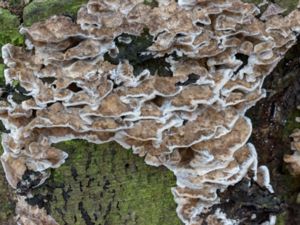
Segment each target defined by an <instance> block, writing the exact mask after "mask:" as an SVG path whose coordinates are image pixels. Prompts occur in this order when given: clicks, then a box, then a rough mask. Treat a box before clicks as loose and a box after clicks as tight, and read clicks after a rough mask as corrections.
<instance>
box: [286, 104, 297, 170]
mask: <svg viewBox="0 0 300 225" xmlns="http://www.w3.org/2000/svg"><path fill="white" fill-rule="evenodd" d="M297 108H298V109H300V107H299V106H298V107H297ZM296 122H298V123H299V122H300V118H299V117H296ZM290 137H291V138H292V139H293V141H292V143H291V150H292V151H293V154H291V155H288V154H286V155H284V162H285V163H287V164H288V166H289V169H290V172H291V174H292V175H294V176H299V175H300V130H299V129H295V130H294V131H293V133H292V134H291V135H290Z"/></svg>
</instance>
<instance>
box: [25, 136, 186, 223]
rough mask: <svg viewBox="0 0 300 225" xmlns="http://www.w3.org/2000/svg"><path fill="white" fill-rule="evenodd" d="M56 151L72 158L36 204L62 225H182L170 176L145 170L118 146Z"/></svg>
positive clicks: (69, 145) (67, 146)
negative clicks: (43, 206)
mask: <svg viewBox="0 0 300 225" xmlns="http://www.w3.org/2000/svg"><path fill="white" fill-rule="evenodd" d="M57 147H59V148H60V149H63V150H65V151H66V152H68V153H69V158H68V159H67V162H66V163H65V164H64V165H62V166H61V167H60V168H58V169H56V170H53V171H52V175H51V177H50V179H48V180H47V182H46V184H45V185H43V187H42V188H39V189H37V190H36V191H35V198H36V199H35V201H32V199H31V202H35V203H37V204H40V203H38V201H44V203H42V204H40V205H43V204H44V205H46V208H47V209H48V211H49V213H51V215H52V216H53V217H54V218H55V219H56V220H57V222H58V223H59V224H72V225H82V224H112V225H115V224H122V225H125V224H128V225H134V224H135V225H158V224H163V225H180V224H181V222H180V221H179V219H178V217H177V215H176V211H175V210H176V204H175V202H174V200H173V195H172V193H171V191H170V189H171V187H174V186H176V184H175V183H176V181H175V177H174V175H173V173H172V172H171V171H169V170H167V169H166V168H164V167H159V168H156V167H151V166H148V165H146V164H145V162H144V160H143V159H142V158H140V157H138V156H136V155H133V154H132V151H130V150H125V149H123V148H122V147H120V146H119V145H118V144H116V143H109V144H102V145H95V144H90V143H88V142H86V141H79V140H76V141H67V142H64V143H60V144H57ZM45 199H47V201H46V202H45Z"/></svg>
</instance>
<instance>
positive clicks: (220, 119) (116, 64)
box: [0, 0, 300, 225]
mask: <svg viewBox="0 0 300 225" xmlns="http://www.w3.org/2000/svg"><path fill="white" fill-rule="evenodd" d="M158 3H159V5H158V7H154V8H152V7H150V6H148V5H145V4H144V1H143V0H113V1H112V0H101V1H100V0H90V1H89V3H88V4H87V5H85V6H83V7H82V8H81V9H80V10H79V12H78V17H77V21H76V22H74V21H72V19H71V18H68V17H64V16H54V17H52V18H50V19H48V20H46V21H44V22H39V23H36V24H34V25H32V26H31V27H28V28H22V29H21V32H22V34H24V35H25V36H26V38H27V39H26V48H22V47H15V46H12V45H6V46H4V47H3V49H2V52H3V58H4V63H5V64H6V65H7V67H8V68H7V69H6V70H5V79H6V83H7V84H11V85H12V84H13V83H14V82H16V81H17V82H18V83H19V85H20V87H22V88H23V91H24V92H25V94H26V96H27V98H26V99H25V100H23V101H22V102H17V101H15V100H14V98H13V96H11V95H9V94H8V96H7V99H6V100H5V101H1V102H0V103H1V104H0V117H1V120H2V121H3V123H4V125H5V127H6V129H7V130H9V131H10V132H9V133H8V134H3V135H2V145H3V148H4V151H5V152H4V154H3V155H2V158H1V161H2V164H3V167H4V169H5V172H6V177H7V180H8V182H9V183H10V185H11V186H12V187H16V186H17V184H18V182H20V181H21V180H22V175H23V174H24V172H25V171H26V170H28V169H29V170H33V171H40V172H43V173H44V174H45V177H47V173H46V172H45V171H46V170H47V169H48V168H57V167H59V166H60V165H61V164H62V163H64V161H65V159H66V158H67V154H66V153H64V152H63V151H61V150H59V149H57V148H55V147H52V144H53V143H57V142H60V141H64V140H70V139H85V140H88V141H90V142H93V143H97V144H101V143H105V142H110V141H116V142H118V143H119V144H121V145H122V146H123V147H125V148H128V149H129V148H131V149H132V150H133V152H134V153H135V154H138V155H139V156H142V157H144V156H145V161H146V163H148V164H149V165H155V166H159V165H163V166H166V167H167V168H169V169H170V170H171V171H173V172H174V174H175V175H176V178H177V187H175V188H173V189H172V192H173V194H174V196H175V201H176V202H177V204H178V207H177V213H178V215H179V217H180V219H181V220H182V221H183V222H184V223H185V224H190V225H196V224H201V223H202V219H201V216H200V215H201V213H202V212H207V210H208V209H209V207H210V206H212V205H213V204H216V203H218V201H219V200H218V196H217V191H218V190H221V191H222V190H225V189H226V187H228V186H229V185H234V184H236V183H237V182H239V181H240V180H241V179H242V178H243V177H244V176H246V175H247V174H248V173H249V171H250V170H253V174H254V175H255V174H256V167H257V155H256V151H255V148H254V146H253V145H252V144H250V143H247V141H248V138H249V136H250V134H251V130H252V127H251V122H250V120H249V119H248V118H247V117H246V116H245V112H246V111H247V109H248V108H250V107H251V106H253V105H254V104H255V103H256V102H257V101H258V100H259V99H261V98H262V97H263V96H264V95H265V91H264V90H263V89H262V83H263V80H264V78H265V77H266V76H267V75H268V74H269V73H270V72H271V71H272V69H273V68H274V67H275V66H276V64H277V63H278V62H279V60H280V59H281V58H282V57H283V55H284V54H285V52H286V51H287V50H288V49H289V48H290V47H291V46H292V45H293V44H294V43H295V41H296V35H297V34H298V32H299V31H300V13H299V11H297V10H295V11H293V12H292V13H290V14H289V15H288V16H286V17H282V16H280V15H277V14H276V13H273V14H272V15H270V14H268V15H267V16H266V15H265V18H266V17H267V20H266V21H265V20H263V19H260V18H259V14H260V11H259V9H258V8H257V7H256V6H255V5H253V4H247V3H243V2H241V1H238V0H214V1H211V0H179V1H178V2H176V1H175V0H159V1H158ZM279 11H280V10H279ZM145 35H146V36H148V37H151V39H150V42H149V43H147V47H146V48H145V49H142V48H141V49H142V50H141V49H140V48H139V46H138V47H137V49H139V50H138V52H136V53H135V54H136V58H137V59H138V60H137V59H136V58H134V57H131V58H130V57H128V56H127V57H126V56H124V49H125V50H126V49H127V50H128V49H129V50H130V48H128V46H129V45H130V44H131V43H133V42H134V40H135V39H137V38H138V37H143V36H145ZM122 49H123V50H122ZM131 53H132V52H131ZM131 56H132V55H131ZM139 60H140V61H139ZM151 60H152V61H151ZM137 61H138V62H137ZM141 62H142V63H141ZM153 62H154V66H153V65H152V64H153ZM155 63H156V64H155ZM140 64H142V65H146V67H145V68H143V67H142V66H141V65H140ZM147 65H152V67H151V68H150V67H149V68H147ZM161 65H163V66H161ZM158 67H162V68H160V69H158ZM261 174H264V173H261ZM261 179H262V180H264V179H263V178H261ZM261 183H264V182H263V181H262V182H261ZM264 185H267V184H266V182H265V184H264ZM220 218H221V217H220ZM220 218H219V220H220ZM222 218H223V216H222ZM225 219H226V218H225ZM225 219H224V220H225Z"/></svg>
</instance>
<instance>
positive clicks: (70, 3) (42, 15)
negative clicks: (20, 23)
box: [23, 0, 88, 26]
mask: <svg viewBox="0 0 300 225" xmlns="http://www.w3.org/2000/svg"><path fill="white" fill-rule="evenodd" d="M86 2H88V0H34V1H32V2H31V3H30V4H28V5H27V6H26V7H25V8H24V11H23V20H24V25H25V26H30V25H32V24H33V23H34V22H38V21H42V20H45V19H47V18H49V17H51V16H53V15H69V16H72V17H76V15H77V11H78V9H79V8H80V7H81V6H82V4H84V3H86Z"/></svg>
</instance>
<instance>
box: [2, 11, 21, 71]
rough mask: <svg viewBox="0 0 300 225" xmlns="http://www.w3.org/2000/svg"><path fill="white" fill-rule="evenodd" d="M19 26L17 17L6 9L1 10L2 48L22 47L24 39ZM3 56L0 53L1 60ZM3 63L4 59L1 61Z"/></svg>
mask: <svg viewBox="0 0 300 225" xmlns="http://www.w3.org/2000/svg"><path fill="white" fill-rule="evenodd" d="M19 25H20V22H19V19H18V17H17V16H15V15H13V14H11V13H10V12H9V11H8V10H6V9H1V8H0V48H2V46H3V45H5V44H7V43H11V44H13V45H22V44H23V43H24V38H23V36H22V35H21V34H20V33H19ZM1 55H2V53H1V51H0V58H1ZM1 62H2V59H0V63H1ZM1 67H2V66H1ZM1 70H2V68H0V72H1Z"/></svg>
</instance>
